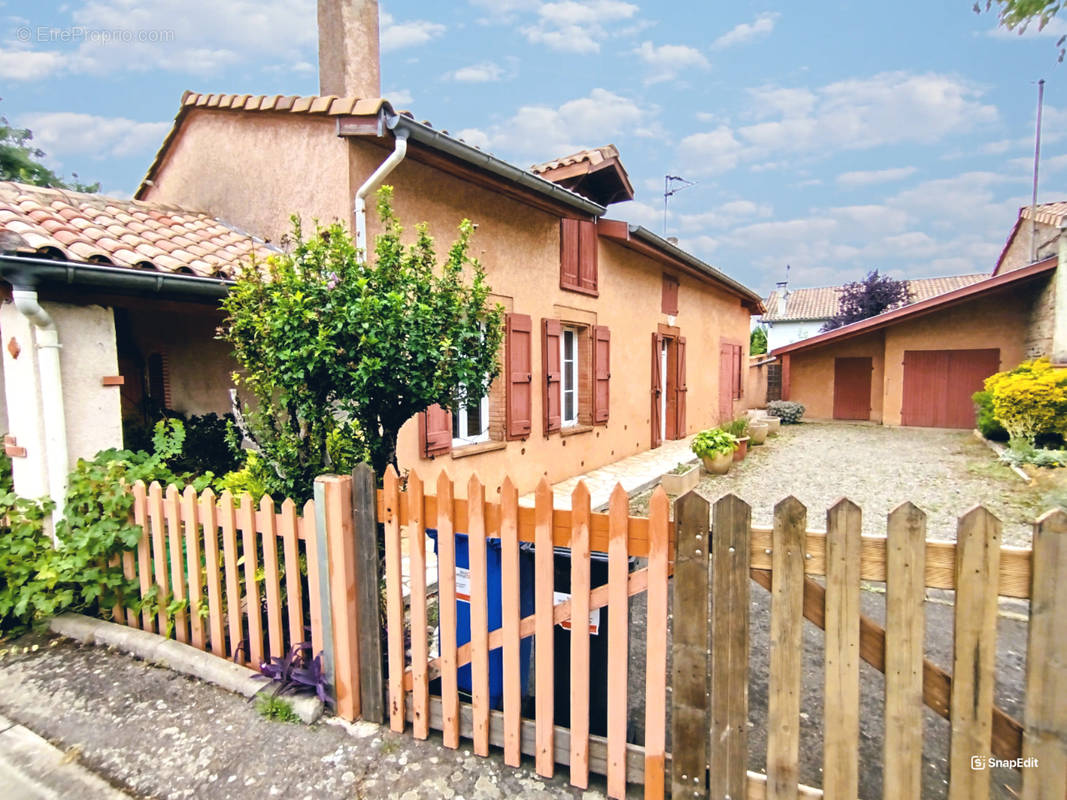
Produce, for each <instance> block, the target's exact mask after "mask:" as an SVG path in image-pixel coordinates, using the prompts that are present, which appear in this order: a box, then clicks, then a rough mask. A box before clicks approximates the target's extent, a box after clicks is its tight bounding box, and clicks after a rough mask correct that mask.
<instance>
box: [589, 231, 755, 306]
mask: <svg viewBox="0 0 1067 800" xmlns="http://www.w3.org/2000/svg"><path fill="white" fill-rule="evenodd" d="M597 234H598V236H601V237H604V238H607V239H610V240H612V241H614V242H617V243H618V244H620V245H622V246H623V247H627V248H629V249H630V250H633V251H635V252H637V253H640V254H641V255H644V256H647V257H648V258H651V259H653V260H655V261H658V262H660V263H661V264H663V265H665V266H668V267H673V268H674V269H677V270H680V271H681V272H684V273H685V274H687V275H690V276H692V277H694V278H697V279H698V280H701V281H703V282H705V283H711V284H713V285H715V286H716V287H717V288H719V289H722V290H724V291H726V292H727V293H728V294H732V295H733V296H735V297H737V298H738V299H739V300H740V301H741V305H743V306H744V307H745V308H747V309H748V310H749V312H750V313H753V314H761V313H763V311H764V310H765V309H764V307H763V299H762V298H761V297H760V296H759V295H758V294H756V293H755V292H754V291H752V290H751V289H749V288H748V287H747V286H745V285H744V284H742V283H739V282H737V281H735V280H734V279H733V278H731V277H730V276H728V275H726V274H725V273H724V272H720V271H719V270H717V269H715V267H713V266H711V265H710V264H706V263H705V262H703V261H701V260H700V259H699V258H697V257H696V256H694V255H692V254H690V253H687V252H686V251H685V250H683V249H682V248H680V247H678V246H677V245H674V244H671V243H670V242H668V241H667V240H666V239H664V238H662V237H661V236H657V235H656V234H654V233H652V231H650V230H648V229H647V228H643V227H641V226H640V225H632V224H630V223H627V222H623V221H621V220H614V219H602V220H600V221H599V222H598V223H597Z"/></svg>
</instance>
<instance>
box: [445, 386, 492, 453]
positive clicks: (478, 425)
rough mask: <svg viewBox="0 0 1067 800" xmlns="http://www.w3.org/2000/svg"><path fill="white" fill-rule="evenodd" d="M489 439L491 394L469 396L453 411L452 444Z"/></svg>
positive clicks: (459, 445) (458, 445)
mask: <svg viewBox="0 0 1067 800" xmlns="http://www.w3.org/2000/svg"><path fill="white" fill-rule="evenodd" d="M488 441H489V395H486V396H485V397H482V398H481V399H479V400H475V399H474V398H468V399H467V402H466V403H460V404H459V405H458V406H457V407H456V408H455V409H454V410H453V412H452V446H453V447H463V445H466V444H477V443H478V442H488Z"/></svg>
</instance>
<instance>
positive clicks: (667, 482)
mask: <svg viewBox="0 0 1067 800" xmlns="http://www.w3.org/2000/svg"><path fill="white" fill-rule="evenodd" d="M699 481H700V464H695V463H692V462H690V463H684V462H683V463H681V464H679V465H678V466H676V467H675V468H674V469H672V470H671V471H670V472H668V473H666V474H665V475H663V477H661V478H660V479H659V482H660V486H662V487H663V491H665V492H666V493H667V494H673V495H682V494H685V493H686V492H688V491H689V490H690V489H692V488H693V487H694V486H696V485H697V483H698V482H699Z"/></svg>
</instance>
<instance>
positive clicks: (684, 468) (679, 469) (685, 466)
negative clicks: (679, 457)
mask: <svg viewBox="0 0 1067 800" xmlns="http://www.w3.org/2000/svg"><path fill="white" fill-rule="evenodd" d="M695 468H696V465H694V464H690V463H688V462H685V461H683V462H680V463H679V464H678V465H677V466H675V468H674V469H672V470H671V471H670V474H671V475H685V473H687V472H689V470H691V469H695Z"/></svg>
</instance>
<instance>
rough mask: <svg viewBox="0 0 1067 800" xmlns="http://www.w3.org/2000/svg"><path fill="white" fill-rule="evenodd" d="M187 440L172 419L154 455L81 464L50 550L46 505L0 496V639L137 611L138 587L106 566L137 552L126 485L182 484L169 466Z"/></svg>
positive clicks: (153, 600)
mask: <svg viewBox="0 0 1067 800" xmlns="http://www.w3.org/2000/svg"><path fill="white" fill-rule="evenodd" d="M184 438H185V432H184V428H183V427H182V424H181V422H179V421H177V420H170V421H166V422H160V423H158V424H157V425H156V429H155V435H154V437H153V441H154V443H155V449H154V451H153V452H152V453H145V452H143V451H140V452H131V451H129V450H104V451H101V452H100V453H98V454H97V455H96V457H95V458H94V459H93V460H92V461H87V460H85V459H79V460H78V463H77V465H76V466H75V467H74V469H73V470H72V471H71V473H70V476H69V477H68V488H67V496H66V506H65V510H64V513H65V517H64V519H62V520H61V521H60V522H59V524H58V525H57V526H56V530H55V536H56V542H55V546H54V547H53V546H52V542H51V540H50V539H49V537H48V535H47V534H46V533H45V531H44V519H45V518H46V517H47V516H48V515H49V514H50V513H51V512H52V503H51V501H50V500H44V501H31V500H25V499H22V498H17V497H15V495H14V494H13V493H10V492H9V493H6V494H4V495H3V496H2V497H0V634H3V635H7V634H11V633H20V632H22V631H24V630H26V629H28V628H30V627H32V626H33V625H35V624H37V623H39V622H41V621H43V620H45V619H47V618H48V617H49V616H52V615H53V614H58V613H61V612H63V611H68V610H88V611H90V612H95V611H99V610H100V609H107V608H111V607H113V606H114V605H116V604H117V603H121V604H124V605H126V606H127V607H130V608H138V609H139V608H140V597H139V596H138V591H137V586H136V585H135V584H134V583H132V582H131V581H129V580H127V578H126V577H125V576H124V575H123V573H122V569H121V567H120V566H111V565H110V564H109V562H110V561H111V559H112V557H113V556H116V555H119V554H120V553H123V552H125V551H127V550H130V549H132V548H134V547H136V546H137V542H138V541H139V539H140V537H141V529H140V527H139V526H137V525H134V524H132V523H131V521H130V519H131V512H132V510H133V495H132V494H131V493H130V491H129V486H130V485H132V484H133V483H134V482H136V481H138V480H143V481H145V482H146V483H149V482H151V481H160V482H161V483H164V484H166V483H177V484H181V483H184V482H185V481H186V479H187V477H188V476H185V475H180V474H178V473H175V472H174V471H173V470H172V469H171V468H170V466H169V465H168V463H167V461H168V459H172V458H175V456H176V455H177V454H179V453H181V449H182V444H183V442H184ZM210 477H211V476H210V475H209V476H204V477H201V478H198V479H197V480H196V481H194V482H193V486H194V487H196V488H197V490H198V491H199V490H200V489H202V488H204V487H205V486H206V485H207V482H208V481H209V480H210ZM148 602H149V604H150V605H151V607H152V609H153V611H155V610H156V609H158V606H159V604H160V603H163V604H169V605H173V601H172V599H171V598H159V597H157V596H155V593H153V594H152V595H150V597H149V599H148ZM165 607H168V606H167V605H165ZM176 610H177V609H175V611H176ZM172 613H173V612H172Z"/></svg>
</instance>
